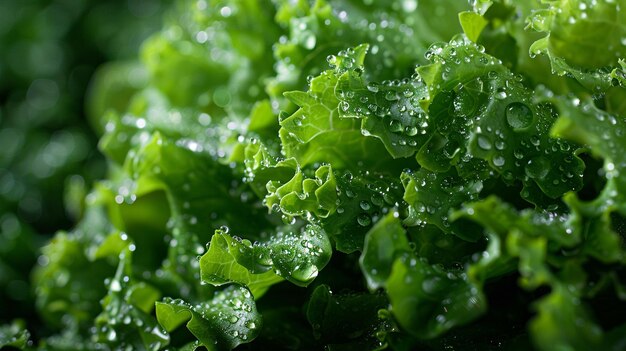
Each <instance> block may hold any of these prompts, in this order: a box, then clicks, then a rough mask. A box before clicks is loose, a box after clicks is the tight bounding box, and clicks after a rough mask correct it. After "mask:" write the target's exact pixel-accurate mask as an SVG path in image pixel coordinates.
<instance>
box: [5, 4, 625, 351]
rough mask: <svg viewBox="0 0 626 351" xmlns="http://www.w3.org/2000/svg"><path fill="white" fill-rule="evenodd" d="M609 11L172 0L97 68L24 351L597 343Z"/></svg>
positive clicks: (617, 110)
mask: <svg viewBox="0 0 626 351" xmlns="http://www.w3.org/2000/svg"><path fill="white" fill-rule="evenodd" d="M623 9H626V1H622V0H613V1H595V0H588V1H587V0H568V1H565V0H563V1H544V2H539V1H530V0H529V1H519V2H513V1H510V0H497V1H496V0H493V1H491V0H479V1H473V2H470V3H469V4H468V3H466V2H456V1H455V2H453V1H449V2H442V1H434V0H432V1H419V2H418V1H413V0H405V1H393V2H374V1H356V0H353V1H352V0H346V1H339V0H336V1H335V0H332V1H324V0H317V1H314V2H311V1H305V0H297V1H282V0H281V1H261V2H258V1H247V0H232V1H217V0H216V1H204V0H200V1H195V0H194V1H191V0H180V1H179V2H178V3H177V5H176V6H174V7H173V8H172V9H171V11H170V14H169V15H168V16H167V17H166V22H165V24H164V27H163V29H162V30H161V31H160V32H157V33H155V34H154V35H153V36H152V37H151V38H149V39H148V40H147V41H146V42H145V43H144V45H143V47H142V50H141V54H140V55H139V60H140V61H138V62H132V63H125V64H114V65H110V66H108V67H107V68H105V69H103V71H101V73H100V74H99V75H98V76H97V77H98V78H97V79H98V80H97V82H96V83H95V85H94V86H95V88H94V89H95V91H94V96H95V97H97V98H96V99H94V100H93V101H92V105H91V110H92V111H97V112H94V113H97V114H98V116H96V119H97V121H96V122H95V123H94V124H95V125H96V126H99V127H101V131H102V133H103V135H102V137H101V139H100V144H99V148H100V150H101V151H102V153H103V154H104V155H105V156H106V157H107V159H108V162H109V173H108V176H107V179H105V180H102V181H100V182H98V183H96V184H95V186H94V187H93V189H92V190H91V191H90V192H88V191H87V190H86V187H84V186H83V187H80V186H79V185H76V187H74V188H72V189H73V192H71V193H70V195H68V197H71V198H77V197H79V196H78V195H80V194H83V193H87V192H88V194H87V195H86V198H85V200H84V203H83V204H82V206H81V205H77V206H76V207H75V212H76V213H78V214H79V215H80V216H81V218H80V220H79V222H78V224H77V226H76V227H75V228H74V229H73V230H70V231H62V232H59V233H58V234H57V235H56V236H55V238H54V239H52V241H51V242H50V243H49V244H48V245H47V246H45V247H44V249H43V251H42V256H41V257H40V258H39V259H38V263H39V265H38V267H37V269H36V270H35V274H34V283H35V284H36V286H37V289H36V299H37V308H38V309H39V312H40V315H41V316H42V318H44V320H45V321H46V323H47V329H45V330H44V331H43V332H42V334H41V335H39V334H37V335H36V339H35V342H36V344H34V345H37V347H40V348H41V349H46V348H50V349H59V350H62V349H80V348H83V349H146V350H164V349H168V350H169V349H172V350H195V349H197V348H202V347H203V348H206V349H208V350H229V349H234V348H238V349H239V348H252V349H311V350H317V349H322V348H324V349H328V350H382V349H397V350H413V349H425V350H444V349H451V348H454V349H481V350H483V349H485V350H489V349H498V348H506V349H514V350H515V349H524V350H527V349H533V348H534V349H538V350H555V349H558V350H587V349H589V350H591V349H609V350H611V349H614V350H617V349H620V347H622V346H623V343H624V338H623V336H622V334H623V331H624V328H626V321H625V320H624V318H623V315H624V311H626V293H625V291H626V289H625V285H624V284H626V282H625V281H624V278H623V277H624V272H625V271H626V267H625V266H624V264H625V263H626V251H625V249H626V247H625V244H624V238H625V236H626V177H625V175H626V158H625V157H624V155H623V150H624V149H626V119H625V118H626V115H625V111H626V108H625V107H624V106H625V105H624V104H623V101H622V100H623V98H624V97H625V96H626V95H625V94H626V91H624V86H623V83H624V77H625V75H624V73H623V69H624V67H623V66H624V60H625V59H626V57H625V56H624V55H625V54H626V53H625V52H624V50H623V49H624V48H623V46H624V45H623V42H624V39H623V38H622V37H625V36H626V33H624V28H623V25H622V22H624V21H622V17H623V16H624V13H623V11H624V10H623ZM525 28H526V29H525ZM604 33H606V34H604ZM542 36H543V37H542ZM543 54H545V56H544V55H543ZM135 71H136V73H135V78H133V79H131V81H127V82H126V83H124V80H123V79H121V78H120V77H123V76H124V75H127V74H129V72H135ZM125 84H127V85H125ZM120 87H123V88H124V89H121V88H120ZM117 91H120V95H118V94H117V93H116V92H117ZM121 95H123V96H121ZM77 194H78V195H77ZM76 202H78V203H80V201H76ZM0 224H2V222H1V221H0ZM13 227H15V226H13ZM9 229H11V228H9ZM2 230H3V233H4V232H5V230H6V229H5V228H4V226H3V227H2ZM7 232H10V233H14V232H18V231H15V230H14V231H8V230H7ZM3 235H5V234H3ZM3 240H4V239H3ZM3 242H8V243H13V242H14V241H11V240H5V241H3ZM4 255H5V254H4V251H0V259H1V260H0V263H2V262H4V260H5V259H4V257H5V256H4ZM0 269H2V270H4V268H3V266H2V265H0ZM0 277H1V276H0ZM11 279H13V278H11ZM0 282H1V280H0ZM3 284H5V283H3ZM7 322H8V321H7ZM183 324H184V325H185V326H186V330H185V328H181V326H182V325H183ZM27 326H28V327H31V326H30V325H27ZM3 328H4V329H1V330H3V331H4V330H6V331H7V332H6V333H5V334H7V337H5V338H4V339H2V338H0V342H4V343H5V344H6V345H11V346H14V345H17V346H18V347H30V344H27V341H28V339H29V336H28V332H27V331H26V329H23V327H22V326H21V325H18V324H12V325H9V326H7V327H3ZM0 335H2V334H0ZM5 339H6V341H5ZM15 343H18V344H15ZM248 343H249V345H247V346H246V345H244V344H248ZM0 345H2V344H0Z"/></svg>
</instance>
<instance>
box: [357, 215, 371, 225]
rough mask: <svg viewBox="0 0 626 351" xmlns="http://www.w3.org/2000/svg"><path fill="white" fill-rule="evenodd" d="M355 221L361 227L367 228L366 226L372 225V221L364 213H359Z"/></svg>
mask: <svg viewBox="0 0 626 351" xmlns="http://www.w3.org/2000/svg"><path fill="white" fill-rule="evenodd" d="M356 221H357V222H358V223H359V224H360V225H362V226H363V227H367V226H368V225H370V224H371V223H372V219H371V218H370V216H368V215H367V214H365V213H361V214H360V215H359V216H358V217H357V218H356Z"/></svg>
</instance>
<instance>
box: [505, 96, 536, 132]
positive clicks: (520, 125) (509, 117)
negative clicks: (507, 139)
mask: <svg viewBox="0 0 626 351" xmlns="http://www.w3.org/2000/svg"><path fill="white" fill-rule="evenodd" d="M505 114H506V121H507V123H508V124H509V126H511V128H513V129H526V128H528V127H530V125H531V124H532V123H533V112H532V111H531V110H530V108H529V107H528V106H526V105H524V104H522V103H521V102H512V103H510V104H509V105H508V106H507V107H506V111H505Z"/></svg>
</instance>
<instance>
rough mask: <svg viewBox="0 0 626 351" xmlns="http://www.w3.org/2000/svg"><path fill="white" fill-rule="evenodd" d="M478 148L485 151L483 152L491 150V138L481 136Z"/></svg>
mask: <svg viewBox="0 0 626 351" xmlns="http://www.w3.org/2000/svg"><path fill="white" fill-rule="evenodd" d="M477 142H478V146H479V147H480V148H481V149H483V150H491V141H490V140H489V138H487V137H486V136H484V135H479V136H478V139H477Z"/></svg>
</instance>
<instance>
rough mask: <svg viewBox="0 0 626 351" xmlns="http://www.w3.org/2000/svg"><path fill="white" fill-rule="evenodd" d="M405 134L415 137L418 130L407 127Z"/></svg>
mask: <svg viewBox="0 0 626 351" xmlns="http://www.w3.org/2000/svg"><path fill="white" fill-rule="evenodd" d="M404 132H405V133H406V135H408V136H414V135H415V134H417V128H416V127H414V126H407V127H406V128H404Z"/></svg>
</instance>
